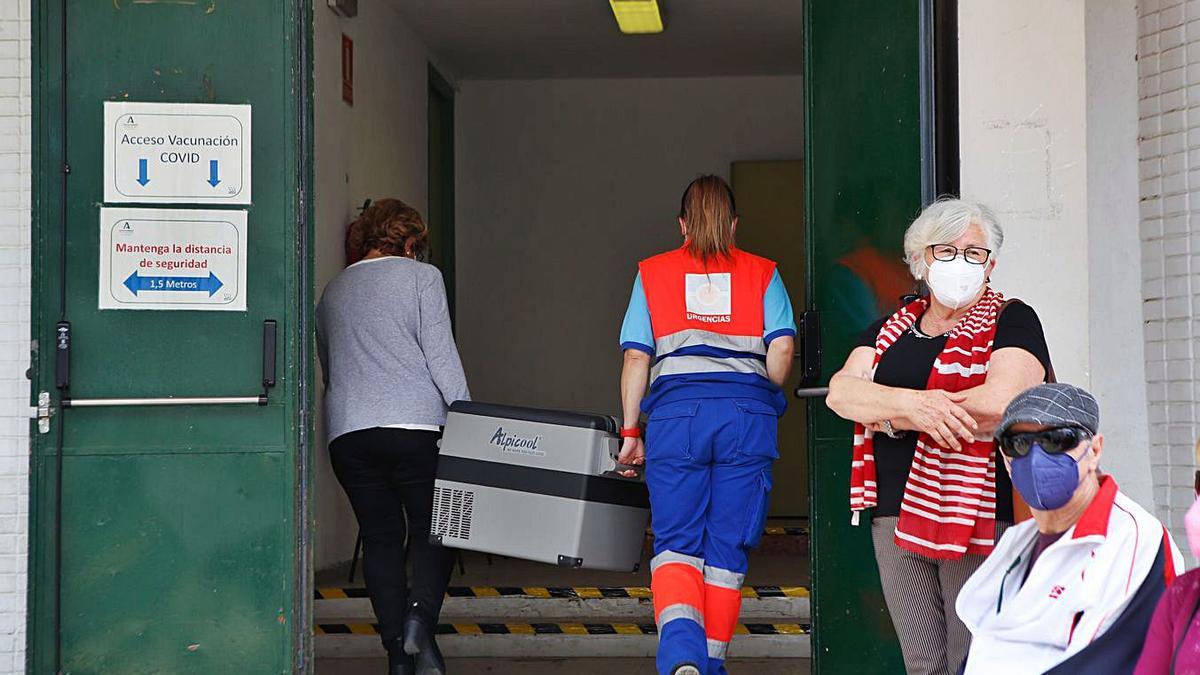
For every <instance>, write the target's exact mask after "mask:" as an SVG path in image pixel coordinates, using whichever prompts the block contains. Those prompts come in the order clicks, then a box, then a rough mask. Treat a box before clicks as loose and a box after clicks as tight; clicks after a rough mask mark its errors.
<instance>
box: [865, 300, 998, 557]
mask: <svg viewBox="0 0 1200 675" xmlns="http://www.w3.org/2000/svg"><path fill="white" fill-rule="evenodd" d="M1003 304H1004V297H1003V296H1002V295H1000V294H999V293H997V292H996V291H993V290H992V289H991V288H988V289H987V290H986V291H985V292H984V294H983V297H982V298H980V300H979V302H977V303H975V306H974V307H972V308H971V311H969V312H967V314H966V315H965V316H963V318H961V319H960V320H959V321H958V324H956V325H955V326H954V328H953V329H952V330H951V331H950V333H949V334H948V335H947V337H946V346H945V348H944V349H943V350H942V353H941V354H939V355H938V357H937V359H935V360H934V362H933V370H932V371H931V372H930V374H929V382H928V383H927V384H926V388H927V389H943V390H946V391H962V390H964V389H970V388H972V387H978V386H979V385H981V384H983V383H984V380H986V379H987V371H988V362H989V361H990V359H991V356H992V342H993V338H994V337H995V335H996V318H997V317H998V316H999V314H1000V309H1001V307H1002V306H1003ZM928 307H929V300H928V299H927V298H918V299H917V300H914V301H913V302H911V303H909V304H908V305H907V306H905V307H902V308H901V309H900V311H898V312H896V313H895V314H893V315H892V317H891V318H890V319H888V320H887V321H886V322H884V324H883V328H882V329H881V330H880V331H879V335H878V336H877V337H876V338H875V363H874V366H873V367H872V370H871V372H872V373H874V372H875V368H877V367H878V366H879V360H880V358H881V357H882V356H883V353H884V352H885V351H887V350H888V348H889V347H891V346H892V345H893V344H895V342H896V340H898V339H899V338H900V336H901V335H903V334H904V333H905V331H907V330H909V329H910V328H912V327H913V325H914V324H915V323H916V322H917V319H919V318H920V316H921V314H922V313H923V312H924V311H925V310H926V309H928ZM872 436H873V434H872V432H871V431H870V430H869V429H866V428H865V427H864V426H863V425H861V424H855V425H854V461H853V463H852V464H851V470H850V510H851V511H852V512H853V514H854V522H855V524H857V523H858V518H859V512H861V511H864V510H866V509H869V508H873V507H875V506H877V505H878V496H877V491H876V490H877V488H876V483H875V441H874V439H873V438H872ZM995 449H996V444H995V441H993V440H992V439H991V438H978V437H977V438H976V439H975V442H974V443H965V442H964V443H963V447H962V450H961V451H960V452H954V451H953V450H950V449H948V448H943V447H940V446H938V445H937V444H936V443H934V441H933V439H932V438H931V437H930V436H929V435H928V434H926V433H921V434H920V435H919V436H918V437H917V451H916V455H915V456H914V457H913V463H912V468H911V469H910V470H909V474H908V482H907V484H906V485H905V487H904V498H903V500H902V501H901V503H900V520H899V523H898V524H897V525H896V545H897V546H899V547H900V548H903V549H906V550H908V551H912V552H914V553H920V554H921V555H925V556H928V557H930V558H943V559H949V560H957V559H959V558H961V557H962V556H963V554H965V553H972V554H979V555H987V554H988V553H991V551H992V548H993V547H994V546H995V544H996V540H995V536H996V451H995Z"/></svg>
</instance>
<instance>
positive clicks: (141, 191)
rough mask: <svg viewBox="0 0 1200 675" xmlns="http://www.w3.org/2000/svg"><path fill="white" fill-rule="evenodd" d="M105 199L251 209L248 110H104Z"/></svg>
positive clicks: (108, 106)
mask: <svg viewBox="0 0 1200 675" xmlns="http://www.w3.org/2000/svg"><path fill="white" fill-rule="evenodd" d="M104 201H106V202H109V203H168V202H173V203H192V204H203V203H207V204H249V203H250V106H248V105H217V104H206V103H125V102H116V101H107V102H105V104H104Z"/></svg>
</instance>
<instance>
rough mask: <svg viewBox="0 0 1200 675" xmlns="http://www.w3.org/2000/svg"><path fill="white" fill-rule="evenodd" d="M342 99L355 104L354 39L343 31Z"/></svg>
mask: <svg viewBox="0 0 1200 675" xmlns="http://www.w3.org/2000/svg"><path fill="white" fill-rule="evenodd" d="M342 100H343V101H345V102H346V103H349V104H350V105H354V40H351V39H350V38H349V37H347V36H346V34H345V33H342Z"/></svg>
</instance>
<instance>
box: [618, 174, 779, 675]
mask: <svg viewBox="0 0 1200 675" xmlns="http://www.w3.org/2000/svg"><path fill="white" fill-rule="evenodd" d="M679 228H680V231H681V232H682V233H683V238H684V241H683V246H682V247H680V248H678V249H675V250H673V251H668V252H666V253H662V254H660V255H657V256H654V257H653V258H649V259H647V260H644V261H642V263H641V264H640V265H639V266H638V276H637V279H636V280H635V281H634V284H633V295H632V297H631V298H630V301H629V309H628V310H627V312H626V314H625V323H624V325H623V326H622V328H621V347H622V349H624V351H625V362H624V367H623V369H622V371H621V401H622V404H623V409H624V424H623V428H622V430H621V436H622V437H623V439H624V440H623V442H622V446H621V456H620V461H621V462H622V463H624V464H635V465H636V464H641V463H642V462H643V461H644V462H645V466H646V472H645V473H646V483H647V485H648V487H649V489H650V508H651V514H652V515H651V518H652V526H653V529H654V559H653V560H652V561H651V564H650V569H651V575H652V581H651V588H652V590H653V592H654V618H655V623H656V624H657V626H658V634H659V646H658V672H659V673H662V674H663V675H702V674H704V673H708V674H717V673H720V674H724V673H725V653H726V651H727V650H728V648H729V641H730V639H731V638H732V637H733V632H734V629H735V627H736V625H737V620H738V610H739V609H740V607H741V601H742V596H741V588H742V582H743V580H744V579H745V577H746V553H747V552H748V551H749V550H750V549H752V548H753V547H754V546H756V545H757V544H758V540H759V538H760V537H761V535H762V531H763V524H764V521H765V520H766V515H767V498H768V496H769V494H770V492H771V465H772V464H773V463H774V461H775V459H776V458H777V457H778V456H779V453H778V451H777V449H776V438H777V420H778V418H779V416H780V415H782V414H783V411H784V409H785V408H786V405H787V404H786V399H785V397H784V394H783V390H782V389H781V387H782V386H783V383H784V380H785V379H786V378H787V376H788V372H789V371H790V370H791V366H792V358H793V357H792V355H793V350H794V342H795V335H796V326H795V322H794V320H793V317H792V305H791V301H790V300H789V299H788V295H787V290H786V289H784V286H783V281H782V280H781V279H780V276H779V272H778V271H777V270H776V269H775V263H774V262H772V261H770V260H767V259H765V258H760V257H758V256H755V255H751V254H749V253H746V252H745V251H741V250H738V249H737V247H735V246H734V241H733V240H734V231H735V230H736V229H737V215H736V212H735V210H734V201H733V191H732V190H731V189H730V188H729V185H728V184H726V183H725V181H724V180H722V179H721V178H719V177H717V176H702V177H700V178H697V179H696V180H694V181H692V183H691V184H690V185H688V187H687V190H685V191H684V193H683V200H682V204H681V207H680V210H679ZM647 381H648V382H649V385H650V388H649V393H647V392H646V384H647ZM642 412H645V413H647V414H648V415H649V419H648V422H647V423H646V432H645V433H646V437H645V443H644V445H643V441H642V433H641V430H640V428H639V426H638V420H639V415H640V413H642ZM629 473H630V472H627V475H628V474H629Z"/></svg>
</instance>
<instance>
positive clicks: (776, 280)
mask: <svg viewBox="0 0 1200 675" xmlns="http://www.w3.org/2000/svg"><path fill="white" fill-rule="evenodd" d="M785 335H787V336H791V337H795V335H796V318H795V316H794V315H793V314H792V299H791V298H789V297H788V293H787V289H786V288H784V286H783V278H782V277H780V276H779V270H778V269H777V270H775V274H773V275H772V276H771V283H769V284H767V292H766V293H765V294H763V340H764V341H766V343H767V344H768V345H769V344H771V341H772V340H774V339H775V338H777V337H783V336H785Z"/></svg>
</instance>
